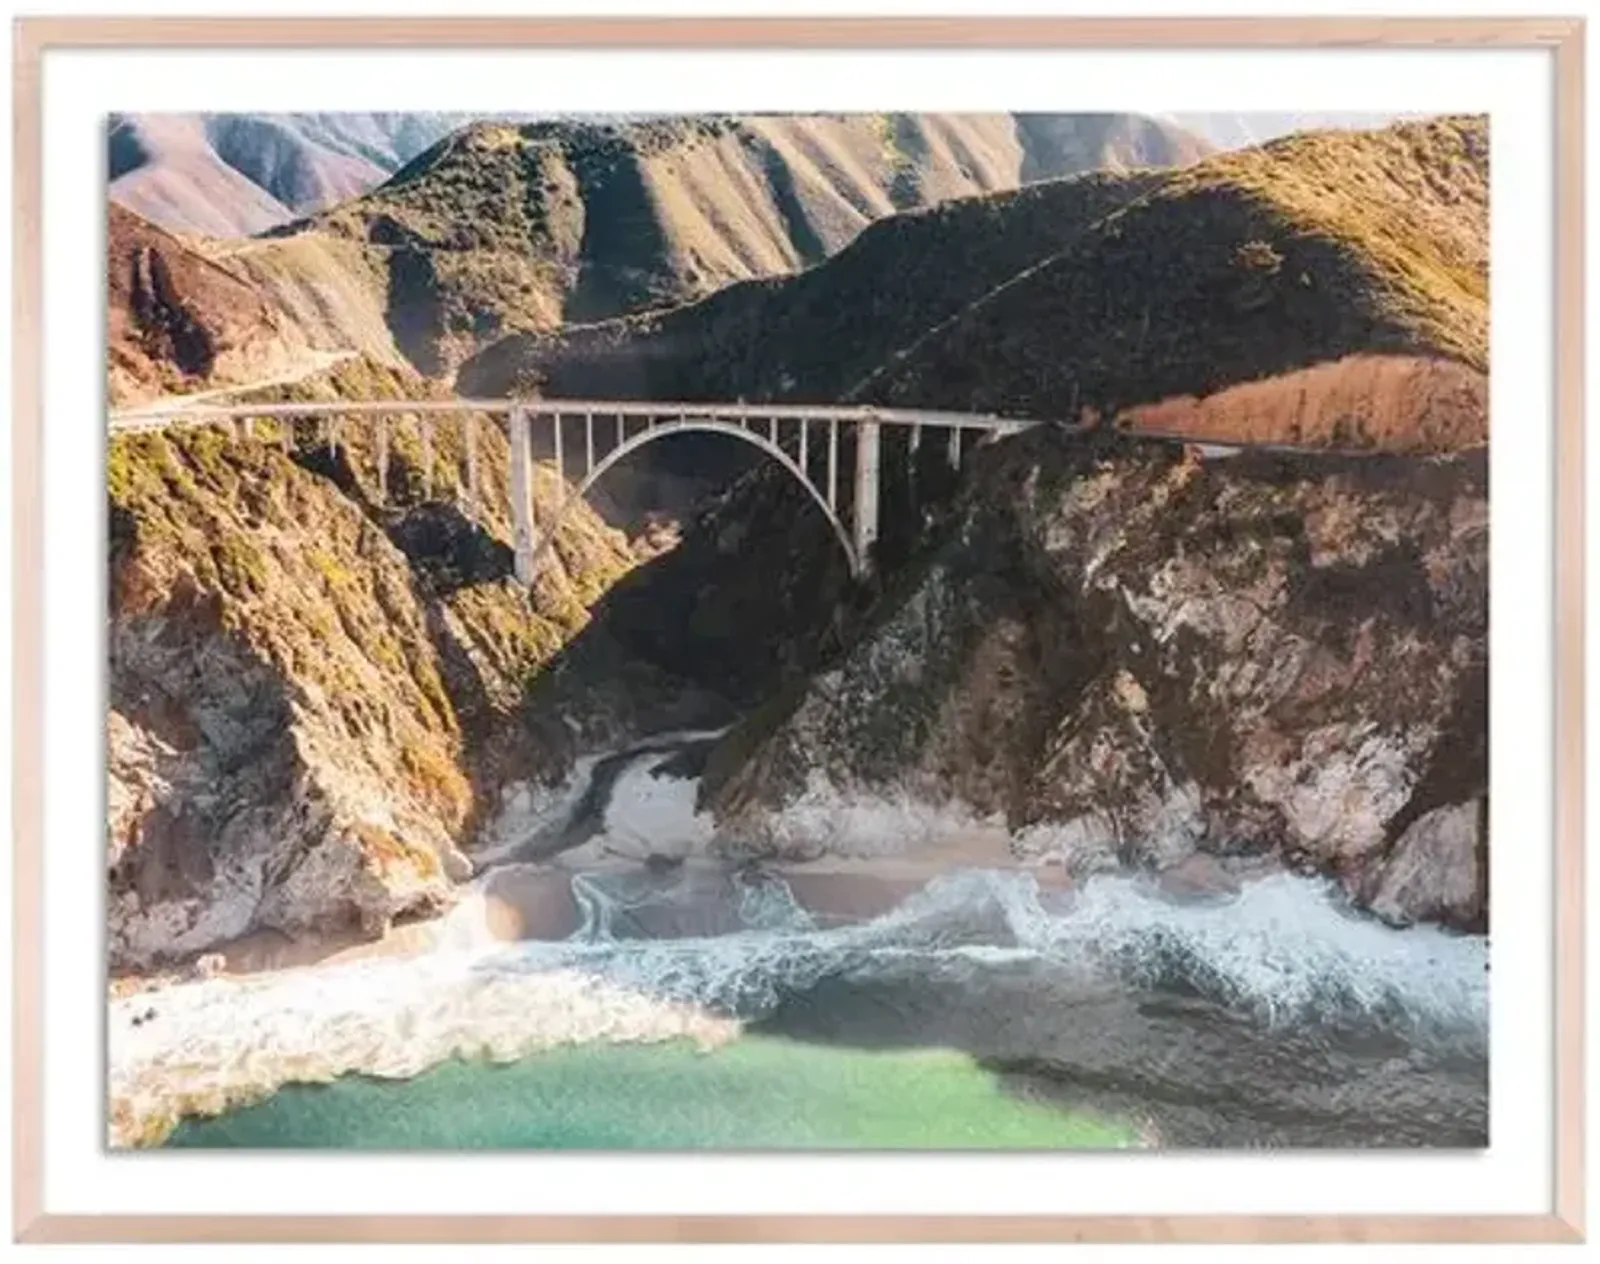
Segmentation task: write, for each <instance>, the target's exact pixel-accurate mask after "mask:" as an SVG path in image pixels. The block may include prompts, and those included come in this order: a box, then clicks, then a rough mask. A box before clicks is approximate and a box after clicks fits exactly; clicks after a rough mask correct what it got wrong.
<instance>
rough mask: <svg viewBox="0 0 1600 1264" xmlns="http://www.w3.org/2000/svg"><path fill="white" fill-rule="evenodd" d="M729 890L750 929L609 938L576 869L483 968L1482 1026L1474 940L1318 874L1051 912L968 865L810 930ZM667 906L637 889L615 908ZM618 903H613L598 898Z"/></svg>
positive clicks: (695, 986)
mask: <svg viewBox="0 0 1600 1264" xmlns="http://www.w3.org/2000/svg"><path fill="white" fill-rule="evenodd" d="M758 887H759V889H757V890H754V891H751V892H748V893H746V894H743V895H741V896H740V897H739V898H740V900H741V906H742V907H747V908H749V909H751V910H757V912H754V913H753V914H752V915H750V916H749V917H747V920H746V925H747V929H745V930H743V931H740V932H736V933H734V934H728V935H718V936H714V937H706V938H697V939H669V940H641V939H615V938H613V937H611V935H610V934H609V930H608V928H609V926H610V920H609V919H610V917H611V915H612V914H614V913H615V912H618V911H621V909H622V907H623V905H622V903H621V902H620V901H618V900H617V896H616V894H615V893H614V891H612V890H609V889H608V886H607V884H606V883H605V881H604V880H603V879H600V878H597V877H593V876H591V877H588V878H586V879H584V880H583V884H582V892H581V898H580V902H581V903H582V904H583V905H584V906H585V908H586V915H585V923H584V930H583V932H581V934H580V935H579V936H578V937H577V938H576V939H575V940H574V941H569V942H565V943H539V944H527V945H523V946H521V947H519V948H518V949H516V950H514V951H512V952H510V953H508V954H506V955H504V956H502V957H499V958H496V959H494V960H493V961H492V962H487V963H486V964H485V968H488V969H497V970H508V971H538V970H542V969H553V968H581V969H584V970H588V971H593V972H595V973H599V974H603V975H605V976H607V977H611V978H615V979H617V980H619V981H621V982H624V983H627V984H628V985H630V986H633V987H637V988H640V989H642V990H644V991H647V992H649V993H651V994H653V995H661V996H668V997H672V998H674V999H678V1000H682V1001H686V1002H692V1003H695V1004H699V1005H703V1006H707V1007H710V1008H712V1009H715V1010H718V1011H721V1012H726V1013H731V1014H734V1015H737V1016H739V1017H742V1018H756V1017H759V1016H761V1015H762V1014H763V1013H765V1012H767V1011H768V1010H770V1009H771V1008H772V1007H773V1006H774V1005H776V1004H777V1003H778V1002H779V1000H780V999H781V998H782V997H783V996H784V995H785V994H791V993H794V992H800V991H804V990H806V989H808V988H810V987H812V986H814V985H815V984H816V983H817V982H818V981H819V980H821V979H822V978H824V977H827V976H830V975H845V976H870V975H871V974H872V973H873V972H874V971H875V970H878V969H880V968H881V966H882V965H883V963H885V962H888V961H890V960H893V961H896V962H904V961H905V960H907V959H908V958H921V959H923V960H925V961H927V962H928V963H930V965H931V964H935V963H940V962H951V961H959V962H965V963H969V964H971V965H973V966H974V967H979V968H981V967H982V966H984V965H995V964H1000V963H1007V962H1023V961H1033V962H1038V963H1041V964H1044V965H1047V966H1054V967H1059V968H1063V969H1069V970H1074V971H1079V972H1085V973H1091V974H1093V975H1095V976H1097V977H1100V978H1103V979H1114V980H1120V981H1122V982H1124V983H1127V984H1131V985H1136V986H1143V987H1171V986H1179V987H1184V988H1189V989H1193V990H1196V991H1198V992H1201V993H1203V994H1205V995H1208V996H1210V997H1212V998H1213V999H1215V1000H1217V1001H1219V1002H1222V1003H1225V1004H1228V1005H1232V1006H1235V1007H1238V1008H1241V1009H1245V1010H1248V1011H1250V1012H1252V1013H1254V1014H1256V1015H1257V1016H1259V1017H1260V1018H1261V1019H1262V1020H1263V1021H1267V1022H1291V1021H1310V1020H1316V1019H1335V1020H1336V1019H1344V1018H1354V1019H1368V1020H1373V1021H1379V1022H1382V1023H1384V1024H1386V1025H1399V1026H1403V1027H1407V1028H1411V1029H1414V1030H1422V1029H1427V1030H1432V1031H1437V1032H1449V1033H1455V1034H1467V1035H1481V1033H1482V1032H1483V1030H1484V1029H1485V1026H1486V1014H1487V979H1486V974H1485V967H1486V961H1487V951H1486V945H1485V942H1484V941H1483V940H1482V939H1481V938H1475V937H1470V936H1461V935H1453V934H1450V933H1447V932H1444V931H1440V930H1436V929H1433V928H1429V927H1416V928H1412V929H1408V930H1394V929H1391V928H1389V927H1385V926H1382V925H1380V924H1378V923H1376V922H1373V921H1371V920H1369V919H1365V918H1362V917H1360V916H1357V915H1354V914H1351V913H1349V912H1347V911H1346V910H1345V909H1344V908H1343V906H1342V904H1341V903H1340V901H1339V899H1338V897H1337V895H1336V894H1335V892H1334V890H1333V888H1332V887H1331V886H1330V885H1329V884H1326V883H1323V882H1320V881H1314V880H1310V879H1305V878H1297V877H1291V876H1288V875H1279V876H1275V877H1270V878H1265V879H1262V880H1260V881H1257V882H1254V883H1249V884H1246V885H1245V886H1244V887H1243V888H1242V890H1241V891H1240V892H1239V894H1238V895H1237V896H1234V897H1232V898H1229V899H1225V900H1219V901H1208V902H1205V903H1188V904H1183V903H1174V902H1172V901H1170V900H1169V899H1167V898H1165V897H1163V896H1162V895H1161V894H1160V893H1159V891H1157V890H1156V889H1155V888H1154V887H1153V886H1151V885H1150V884H1148V883H1146V882H1143V881H1141V880H1139V879H1137V878H1131V877H1125V876H1119V877H1100V878H1096V879H1093V880H1092V881H1090V882H1089V883H1087V884H1086V885H1085V886H1084V887H1082V888H1081V889H1080V890H1079V891H1078V892H1076V893H1074V894H1073V895H1072V896H1071V897H1070V898H1068V899H1067V901H1066V904H1065V907H1064V908H1052V909H1049V910H1047V909H1046V908H1045V907H1044V906H1043V904H1042V903H1041V899H1040V891H1039V887H1038V885H1037V883H1036V882H1035V881H1034V879H1033V878H1032V876H1031V875H1029V874H1027V873H1025V872H1017V871H1009V872H1002V871H986V870H965V871H960V872H956V873H951V874H947V875H945V876H943V877H940V878H937V879H935V880H934V881H933V882H930V883H929V884H928V885H927V886H926V887H925V888H924V889H923V890H921V891H919V892H917V893H916V894H914V895H912V896H911V897H910V898H908V899H907V900H905V901H904V902H903V903H901V904H900V905H899V906H898V907H897V908H895V909H893V910H892V911H890V912H889V913H886V914H884V915H883V916H881V917H878V918H875V919H873V920H871V921H867V922H864V923H860V924H857V925H851V926H844V927H834V928H830V929H818V928H817V927H816V925H815V924H814V922H813V921H812V919H811V918H810V917H809V916H808V915H807V914H806V912H805V910H804V909H802V908H800V907H799V905H798V904H796V903H795V902H794V900H793V898H792V896H791V895H790V894H789V892H788V889H787V887H785V886H784V884H782V883H781V882H779V881H777V880H776V879H772V878H765V879H760V880H758ZM652 898H653V899H655V900H657V901H663V902H664V901H670V900H671V899H673V898H674V894H673V891H672V889H670V888H668V889H664V890H658V891H656V892H654V893H653V895H651V896H649V897H644V896H641V894H640V893H639V892H638V891H637V890H635V891H633V892H632V893H631V894H630V895H628V896H627V897H626V901H627V907H629V908H631V909H637V908H638V907H639V906H640V904H641V903H643V902H645V900H646V899H652ZM613 901H617V902H616V903H612V902H613Z"/></svg>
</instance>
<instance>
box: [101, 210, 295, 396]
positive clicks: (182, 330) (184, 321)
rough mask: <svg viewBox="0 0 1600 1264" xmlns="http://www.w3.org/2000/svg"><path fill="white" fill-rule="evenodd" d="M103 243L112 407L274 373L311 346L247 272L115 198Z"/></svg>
mask: <svg viewBox="0 0 1600 1264" xmlns="http://www.w3.org/2000/svg"><path fill="white" fill-rule="evenodd" d="M106 247H107V274H106V298H107V305H108V313H107V391H108V397H109V399H110V401H111V403H112V404H113V405H119V406H120V405H125V404H130V403H136V402H138V401H140V400H143V399H148V398H150V397H152V396H155V395H160V394H163V393H167V392H175V391H186V390H193V389H197V388H198V387H200V386H216V385H226V384H229V383H234V382H248V381H253V380H255V379H258V378H263V377H268V376H270V375H272V374H273V373H276V372H280V371H282V370H283V369H285V368H287V367H288V366H290V365H291V364H293V363H294V362H295V361H296V359H297V358H298V357H300V356H302V355H303V354H304V353H305V351H306V348H307V345H308V344H307V339H306V337H305V334H304V331H303V330H302V328H301V327H300V325H299V323H298V322H297V321H295V320H293V319H291V318H289V317H288V316H287V314H286V313H285V312H284V311H283V310H281V309H280V308H279V307H277V305H276V304H274V303H273V302H272V301H271V300H270V299H269V298H268V297H265V296H263V295H262V293H261V292H260V291H259V290H258V289H257V287H256V286H254V285H253V284H251V282H250V280H249V279H248V278H246V277H243V276H241V275H239V274H238V273H237V272H235V271H234V270H232V269H231V268H229V267H227V266H225V265H223V264H219V263H217V262H215V261H213V260H211V259H208V258H206V257H205V256H204V255H202V254H200V253H199V252H197V251H196V250H193V249H191V248H190V247H188V246H186V245H184V244H183V243H181V242H179V241H178V240H177V239H176V238H174V237H172V236H170V235H169V234H167V233H165V232H163V231H162V230H161V229H159V228H157V227H156V226H155V225H153V224H150V223H147V222H146V221H144V220H142V219H140V218H139V217H138V216H137V215H135V214H133V213H132V212H131V211H127V210H124V209H123V208H122V207H120V206H118V205H116V204H115V203H113V204H112V205H111V206H110V207H109V208H108V210H107V221H106Z"/></svg>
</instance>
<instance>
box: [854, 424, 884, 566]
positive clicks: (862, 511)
mask: <svg viewBox="0 0 1600 1264" xmlns="http://www.w3.org/2000/svg"><path fill="white" fill-rule="evenodd" d="M878 439H879V435H878V423H877V422H875V421H863V422H862V423H861V424H860V425H858V426H857V427H856V494H855V510H854V515H853V516H854V525H855V549H856V565H857V567H858V568H859V573H858V576H857V578H860V579H865V578H866V577H867V576H868V575H870V574H871V573H872V546H873V545H874V544H876V543H877V540H878Z"/></svg>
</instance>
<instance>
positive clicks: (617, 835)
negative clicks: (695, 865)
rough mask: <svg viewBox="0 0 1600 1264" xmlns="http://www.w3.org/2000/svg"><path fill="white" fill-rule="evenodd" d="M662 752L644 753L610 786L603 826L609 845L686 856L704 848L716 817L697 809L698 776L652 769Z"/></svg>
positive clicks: (641, 853)
mask: <svg viewBox="0 0 1600 1264" xmlns="http://www.w3.org/2000/svg"><path fill="white" fill-rule="evenodd" d="M664 758H665V757H664V756H663V755H661V754H659V753H657V754H650V755H642V756H640V757H639V758H638V759H636V760H634V761H633V762H632V763H630V764H629V765H628V766H627V767H626V768H624V769H623V770H622V772H621V774H620V775H619V776H618V777H617V780H616V783H615V784H614V785H613V786H612V789H611V797H610V799H609V800H608V801H607V803H606V809H605V816H604V818H603V823H602V829H601V834H602V837H601V844H602V846H603V847H604V848H605V849H606V850H607V851H613V852H617V853H619V854H621V855H625V856H637V857H640V858H642V857H645V856H650V855H668V856H687V855H691V854H694V853H698V852H701V851H703V850H705V847H706V845H707V844H708V843H709V842H710V841H711V836H712V833H713V832H714V830H715V823H714V822H713V821H712V819H711V817H710V815H709V814H706V813H702V812H698V811H696V809H695V799H696V797H697V795H698V793H699V788H700V782H699V780H698V779H697V778H690V777H673V776H669V775H666V774H662V773H657V772H656V771H655V766H656V765H657V764H659V763H661V762H662V760H663V759H664Z"/></svg>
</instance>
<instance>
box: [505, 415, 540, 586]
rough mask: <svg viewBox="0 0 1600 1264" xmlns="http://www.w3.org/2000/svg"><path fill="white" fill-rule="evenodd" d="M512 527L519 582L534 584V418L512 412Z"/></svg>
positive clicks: (535, 539)
mask: <svg viewBox="0 0 1600 1264" xmlns="http://www.w3.org/2000/svg"><path fill="white" fill-rule="evenodd" d="M510 429H511V527H512V542H513V548H514V550H515V562H514V566H515V570H516V575H517V582H518V583H519V584H521V585H522V586H523V587H524V588H530V587H532V586H533V554H534V550H535V548H537V546H538V533H537V530H536V528H535V527H534V523H533V417H532V416H531V415H530V414H529V413H527V412H525V411H524V410H522V409H520V408H518V409H514V410H513V411H512V413H511V419H510Z"/></svg>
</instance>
